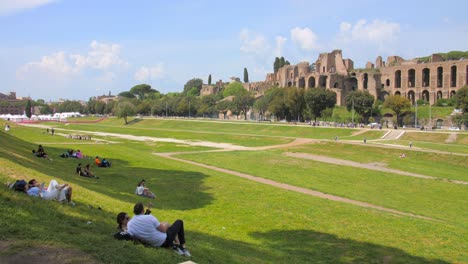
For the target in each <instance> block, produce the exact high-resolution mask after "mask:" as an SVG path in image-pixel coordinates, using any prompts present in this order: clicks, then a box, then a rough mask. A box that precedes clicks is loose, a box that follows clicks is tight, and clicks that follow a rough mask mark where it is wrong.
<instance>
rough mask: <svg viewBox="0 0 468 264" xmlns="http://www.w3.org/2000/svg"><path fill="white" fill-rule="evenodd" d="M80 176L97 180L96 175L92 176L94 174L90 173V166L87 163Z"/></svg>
mask: <svg viewBox="0 0 468 264" xmlns="http://www.w3.org/2000/svg"><path fill="white" fill-rule="evenodd" d="M81 176H85V177H89V178H95V179H99V177H97V176H96V175H94V173H92V172H91V166H90V165H89V163H88V164H86V166H85V167H84V168H83V174H82V175H81Z"/></svg>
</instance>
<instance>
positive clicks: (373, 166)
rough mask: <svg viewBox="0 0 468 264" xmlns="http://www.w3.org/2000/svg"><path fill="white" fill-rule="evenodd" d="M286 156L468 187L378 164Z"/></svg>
mask: <svg viewBox="0 0 468 264" xmlns="http://www.w3.org/2000/svg"><path fill="white" fill-rule="evenodd" d="M284 154H285V155H286V156H288V157H294V158H301V159H310V160H315V161H319V162H325V163H331V164H335V165H344V166H351V167H357V168H363V169H369V170H376V171H383V172H390V173H395V174H399V175H403V176H410V177H416V178H421V179H430V180H441V181H446V182H452V183H456V184H465V185H468V182H465V181H457V180H449V179H444V178H438V177H433V176H427V175H422V174H417V173H412V172H407V171H401V170H396V169H390V168H387V167H384V166H382V165H380V164H376V163H367V164H365V163H359V162H355V161H350V160H342V159H336V158H331V157H326V156H320V155H315V154H309V153H295V152H285V153H284Z"/></svg>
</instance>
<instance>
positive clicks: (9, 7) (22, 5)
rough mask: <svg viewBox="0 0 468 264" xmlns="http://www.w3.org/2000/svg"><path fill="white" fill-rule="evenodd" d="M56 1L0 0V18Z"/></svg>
mask: <svg viewBox="0 0 468 264" xmlns="http://www.w3.org/2000/svg"><path fill="white" fill-rule="evenodd" d="M56 1H57V0H1V1H0V16H4V15H10V14H14V13H17V12H20V11H23V10H27V9H33V8H36V7H39V6H43V5H47V4H50V3H52V2H56Z"/></svg>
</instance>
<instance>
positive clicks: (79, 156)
mask: <svg viewBox="0 0 468 264" xmlns="http://www.w3.org/2000/svg"><path fill="white" fill-rule="evenodd" d="M60 157H62V158H76V159H83V158H85V156H84V155H83V153H82V152H81V150H79V149H78V150H76V151H74V150H73V149H69V150H67V151H66V152H64V153H62V154H60Z"/></svg>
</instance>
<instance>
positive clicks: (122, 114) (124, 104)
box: [114, 100, 136, 125]
mask: <svg viewBox="0 0 468 264" xmlns="http://www.w3.org/2000/svg"><path fill="white" fill-rule="evenodd" d="M135 112H136V109H135V105H133V104H132V103H131V102H130V101H128V100H122V101H119V102H118V103H117V104H116V105H115V107H114V114H115V115H116V116H117V117H118V118H123V119H124V121H125V125H127V124H128V121H127V118H128V116H132V115H134V114H135Z"/></svg>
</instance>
